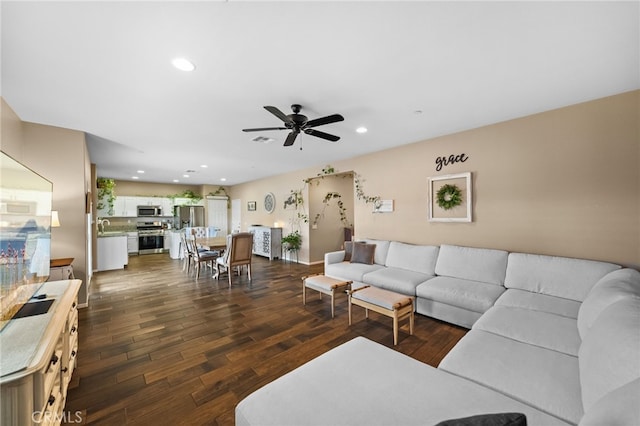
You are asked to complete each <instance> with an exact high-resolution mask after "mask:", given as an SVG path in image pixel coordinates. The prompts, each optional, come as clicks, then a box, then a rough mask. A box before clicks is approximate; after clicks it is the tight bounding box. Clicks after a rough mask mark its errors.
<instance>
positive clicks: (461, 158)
mask: <svg viewBox="0 0 640 426" xmlns="http://www.w3.org/2000/svg"><path fill="white" fill-rule="evenodd" d="M468 159H469V157H467V154H465V153H464V152H463V153H462V154H458V155H453V154H451V155H450V156H448V157H438V158H436V171H437V172H439V171H440V170H442V166H450V165H451V164H455V163H464V162H465V161H467V160H468Z"/></svg>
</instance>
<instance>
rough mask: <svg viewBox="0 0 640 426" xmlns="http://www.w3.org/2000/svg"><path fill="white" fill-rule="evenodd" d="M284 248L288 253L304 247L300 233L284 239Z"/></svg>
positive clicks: (291, 234)
mask: <svg viewBox="0 0 640 426" xmlns="http://www.w3.org/2000/svg"><path fill="white" fill-rule="evenodd" d="M282 246H283V247H284V249H285V250H286V251H298V250H300V247H302V235H300V233H299V232H298V231H295V232H292V233H290V234H289V235H286V236H284V237H282Z"/></svg>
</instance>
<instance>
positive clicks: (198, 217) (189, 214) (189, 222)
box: [173, 206, 204, 229]
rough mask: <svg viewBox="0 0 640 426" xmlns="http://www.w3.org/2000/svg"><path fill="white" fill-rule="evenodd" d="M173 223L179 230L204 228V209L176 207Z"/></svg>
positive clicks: (199, 207)
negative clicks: (195, 227) (196, 227)
mask: <svg viewBox="0 0 640 426" xmlns="http://www.w3.org/2000/svg"><path fill="white" fill-rule="evenodd" d="M173 222H174V225H175V227H176V228H177V229H182V228H185V227H191V228H193V227H194V226H204V207H202V206H175V207H174V208H173Z"/></svg>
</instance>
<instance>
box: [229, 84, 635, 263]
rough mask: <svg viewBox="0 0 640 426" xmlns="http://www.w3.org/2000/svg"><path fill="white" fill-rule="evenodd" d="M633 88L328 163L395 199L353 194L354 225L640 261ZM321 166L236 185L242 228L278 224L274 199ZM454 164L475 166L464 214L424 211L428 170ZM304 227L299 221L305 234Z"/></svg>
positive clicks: (363, 232) (392, 235)
mask: <svg viewBox="0 0 640 426" xmlns="http://www.w3.org/2000/svg"><path fill="white" fill-rule="evenodd" d="M639 94H640V92H638V91H634V92H630V93H625V94H620V95H617V96H612V97H608V98H603V99H600V100H596V101H592V102H586V103H582V104H578V105H573V106H569V107H566V108H561V109H558V110H553V111H548V112H544V113H541V114H536V115H532V116H528V117H524V118H521V119H516V120H511V121H508V122H504V123H499V124H495V125H491V126H486V127H482V128H478V129H474V130H470V131H466V132H461V133H457V134H453V135H448V136H443V137H438V138H434V139H431V140H427V141H423V142H419V143H415V144H411V145H405V146H402V147H399V148H394V149H390V150H386V151H381V152H377V153H373V154H370V155H365V156H361V157H357V158H353V159H348V160H344V161H339V162H335V163H333V164H332V166H334V167H335V169H336V170H337V171H354V172H356V173H358V174H360V175H361V177H362V179H363V189H364V192H365V194H366V195H372V196H375V195H378V196H381V197H382V198H383V199H393V200H394V203H395V210H394V212H393V213H387V214H373V213H372V212H371V210H372V209H371V205H370V204H365V203H364V202H363V201H358V200H356V201H355V203H354V206H355V207H354V210H355V211H354V225H355V235H356V236H357V237H360V238H365V237H369V238H380V239H394V240H400V241H405V242H410V243H420V244H436V245H438V244H459V245H467V246H476V247H490V248H498V249H505V250H509V251H522V252H528V253H540V254H550V255H559V256H569V257H579V258H588V259H598V260H605V261H611V262H615V263H619V264H623V265H632V266H633V265H635V266H639V265H640V173H639V166H640V142H639V141H640V135H639V129H638V123H639V122H640V111H639V109H640V107H639V105H640V96H639ZM427 119H428V118H427ZM341 143H342V142H341ZM345 143H346V142H345ZM461 153H465V154H466V155H467V156H468V157H469V159H468V160H467V161H466V162H464V163H457V164H454V165H451V166H446V167H444V168H443V169H442V170H441V171H439V172H437V171H436V170H435V167H436V165H435V160H436V158H437V157H439V156H449V155H450V154H461ZM324 166H325V165H324V164H322V165H318V167H317V168H310V169H306V170H302V171H298V172H295V173H290V174H286V175H280V176H276V177H273V178H268V179H262V180H259V181H255V182H250V183H246V184H243V185H237V186H235V187H233V188H232V190H231V192H232V194H231V195H232V198H238V199H241V200H242V206H243V212H242V213H243V228H242V229H243V230H244V229H246V224H248V223H264V224H269V223H273V222H274V220H278V221H282V222H284V223H285V224H286V223H287V217H288V216H287V211H285V210H284V209H283V206H282V202H283V200H284V199H285V198H286V196H287V195H288V194H289V191H290V190H291V189H297V188H299V187H300V186H301V184H302V180H303V179H305V178H309V177H313V176H316V174H317V173H319V172H320V170H321V169H322V168H323V167H324ZM460 172H472V173H473V182H472V187H473V216H474V220H473V222H471V223H442V222H429V221H428V207H427V206H428V194H427V179H428V178H429V177H430V176H439V175H445V174H452V173H460ZM266 192H273V193H274V194H276V199H277V208H276V211H275V212H274V213H273V214H271V215H268V214H266V213H265V212H264V209H261V205H260V201H261V200H262V197H263V195H264V193H266ZM305 197H308V192H307V193H305ZM249 200H257V201H258V211H257V212H246V201H249ZM306 200H308V198H306ZM308 233H309V230H306V231H303V236H304V235H307V237H308ZM305 241H306V242H307V243H306V244H308V241H309V239H308V238H305ZM300 259H301V260H302V261H305V262H308V261H311V262H314V261H318V260H319V259H317V256H315V255H314V257H310V256H309V247H308V246H306V247H304V249H303V250H302V251H301V254H300Z"/></svg>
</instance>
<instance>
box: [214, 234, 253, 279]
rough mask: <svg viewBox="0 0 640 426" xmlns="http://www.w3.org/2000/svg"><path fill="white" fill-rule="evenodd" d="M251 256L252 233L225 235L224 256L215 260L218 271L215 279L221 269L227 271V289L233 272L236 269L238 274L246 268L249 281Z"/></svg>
mask: <svg viewBox="0 0 640 426" xmlns="http://www.w3.org/2000/svg"><path fill="white" fill-rule="evenodd" d="M252 256H253V233H251V232H240V233H238V234H229V235H227V249H226V250H225V252H224V255H223V256H221V257H219V258H218V259H217V260H216V268H217V269H218V273H217V275H216V276H217V277H219V276H220V272H222V271H221V269H222V270H226V271H227V275H228V276H229V287H231V276H232V275H233V270H234V269H237V270H238V274H239V273H240V268H241V267H242V266H246V267H247V274H248V277H249V281H251V258H252Z"/></svg>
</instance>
